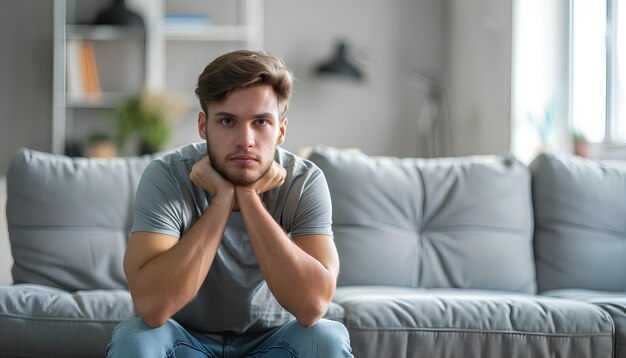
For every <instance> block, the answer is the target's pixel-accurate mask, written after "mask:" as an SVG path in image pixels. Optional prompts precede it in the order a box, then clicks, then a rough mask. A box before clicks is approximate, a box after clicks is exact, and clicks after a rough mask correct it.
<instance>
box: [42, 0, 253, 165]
mask: <svg viewBox="0 0 626 358" xmlns="http://www.w3.org/2000/svg"><path fill="white" fill-rule="evenodd" d="M110 2H111V0H99V1H98V2H96V1H93V2H83V1H79V0H54V14H53V17H54V19H53V24H54V25H53V26H54V28H53V37H54V46H53V63H54V64H53V66H54V69H53V100H52V106H53V108H52V117H53V118H52V150H53V152H54V153H58V154H63V153H65V148H66V143H67V142H68V140H74V141H75V140H77V139H78V138H79V137H82V139H83V140H84V139H86V138H85V137H86V134H85V133H84V132H83V133H80V130H79V129H78V128H82V130H83V131H84V130H85V128H90V125H91V124H90V123H96V124H97V125H94V128H96V127H98V125H100V126H102V125H103V124H102V123H99V124H98V123H97V122H98V121H100V122H102V120H101V117H103V116H104V114H105V113H112V112H113V111H114V109H115V108H116V107H117V106H118V105H119V104H120V103H121V102H122V101H123V100H124V99H126V98H128V97H129V96H131V95H134V94H137V93H138V92H140V91H141V90H142V89H149V90H165V91H168V92H173V93H176V94H182V95H186V96H189V97H190V98H191V97H192V96H193V88H192V87H193V86H195V78H196V77H197V75H198V73H199V71H201V70H202V68H203V66H204V65H205V64H206V62H207V61H209V60H210V59H211V58H213V57H215V56H216V55H218V54H219V52H223V50H220V49H221V48H224V46H226V48H229V49H230V48H248V49H262V48H263V37H264V35H263V26H264V25H263V7H264V4H263V0H237V1H234V2H233V0H218V1H217V2H212V3H211V4H212V6H214V7H215V9H208V8H206V7H207V6H208V3H207V2H204V1H202V0H183V1H181V0H127V7H128V8H129V9H131V10H132V11H135V12H137V13H138V14H139V15H140V16H141V17H142V19H143V21H144V27H145V30H141V29H138V28H133V27H124V26H109V25H85V24H81V22H82V23H84V22H88V21H85V18H86V16H85V12H91V13H90V14H89V16H91V18H93V17H95V15H96V14H97V12H98V11H99V10H100V9H101V8H103V7H105V6H107V5H109V3H110ZM222 2H223V4H222ZM87 6H89V7H90V9H86V10H85V9H84V7H87ZM216 9H217V10H220V11H221V9H227V10H229V11H231V12H234V14H230V15H232V16H226V20H223V19H215V20H220V21H215V23H214V22H213V20H214V19H212V18H211V21H210V22H208V23H205V24H201V25H198V26H193V25H185V24H183V26H166V16H167V15H170V14H171V13H170V11H173V14H176V15H178V14H179V13H180V12H181V10H182V11H185V12H184V13H186V14H192V15H193V14H194V13H197V14H202V15H203V16H206V17H207V18H209V17H212V13H211V12H212V11H214V10H216ZM217 12H219V11H217ZM81 16H82V19H80V17H81ZM72 41H76V42H83V41H87V42H90V43H93V44H94V47H95V58H96V65H97V69H98V75H99V78H100V82H101V86H100V91H98V93H96V94H94V95H88V94H87V93H85V92H83V91H80V90H79V91H76V90H75V88H74V87H75V86H72V84H73V83H69V86H68V82H69V81H68V80H67V77H68V70H69V71H72V70H76V69H75V68H73V67H72V60H71V58H70V56H68V47H70V48H71V46H68V44H70V45H71V42H72ZM211 51H213V52H211ZM68 62H70V64H69V65H68ZM99 118H100V119H99Z"/></svg>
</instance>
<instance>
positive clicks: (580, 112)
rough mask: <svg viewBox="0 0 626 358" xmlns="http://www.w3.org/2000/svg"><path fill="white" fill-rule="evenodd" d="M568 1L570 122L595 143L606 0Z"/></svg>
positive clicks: (602, 100) (601, 109)
mask: <svg viewBox="0 0 626 358" xmlns="http://www.w3.org/2000/svg"><path fill="white" fill-rule="evenodd" d="M572 5H573V9H572V10H573V13H572V16H573V17H572V20H573V21H572V104H571V106H572V107H571V110H572V125H573V129H574V131H576V132H579V133H582V134H584V135H585V137H586V138H587V140H588V141H590V142H593V143H597V142H602V141H603V140H604V134H605V131H606V39H605V36H606V28H607V27H606V10H607V8H606V1H605V0H573V1H572ZM622 47H623V46H622ZM625 137H626V136H625Z"/></svg>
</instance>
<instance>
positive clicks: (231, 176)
mask: <svg viewBox="0 0 626 358" xmlns="http://www.w3.org/2000/svg"><path fill="white" fill-rule="evenodd" d="M206 137H207V140H206V148H207V154H208V155H209V158H210V159H211V165H212V166H213V169H214V170H215V171H216V172H217V173H218V174H219V175H221V176H222V178H224V179H226V180H228V181H229V182H231V183H233V184H234V185H237V186H248V185H252V184H254V183H256V182H257V181H258V180H259V179H261V178H262V177H263V176H264V175H265V174H267V172H268V171H269V170H270V168H271V167H272V162H273V158H272V160H269V161H268V163H266V164H265V163H263V158H259V162H260V163H261V170H260V171H259V173H258V174H257V175H254V174H249V173H248V170H247V169H245V168H240V169H237V170H236V171H235V172H234V173H233V172H227V171H226V169H225V168H224V166H222V164H221V163H220V158H218V157H217V154H215V152H214V151H213V150H212V148H211V145H210V143H209V139H208V138H209V136H208V133H207V136H206ZM238 154H244V152H242V153H238Z"/></svg>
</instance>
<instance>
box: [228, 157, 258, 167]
mask: <svg viewBox="0 0 626 358" xmlns="http://www.w3.org/2000/svg"><path fill="white" fill-rule="evenodd" d="M228 160H229V161H231V162H233V163H236V164H239V165H250V164H253V163H255V162H257V158H256V157H255V156H252V155H233V156H231V157H230V158H228Z"/></svg>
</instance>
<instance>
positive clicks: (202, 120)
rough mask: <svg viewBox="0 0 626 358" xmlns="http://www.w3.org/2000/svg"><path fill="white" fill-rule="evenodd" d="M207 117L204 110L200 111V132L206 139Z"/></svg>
mask: <svg viewBox="0 0 626 358" xmlns="http://www.w3.org/2000/svg"><path fill="white" fill-rule="evenodd" d="M206 122H207V119H206V116H205V115H204V112H200V113H198V132H199V134H200V138H202V139H204V140H206V126H207V123H206Z"/></svg>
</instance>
